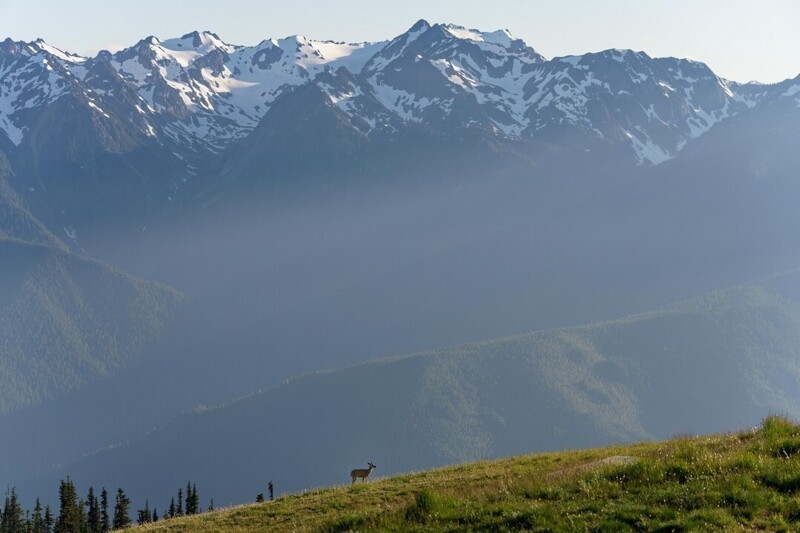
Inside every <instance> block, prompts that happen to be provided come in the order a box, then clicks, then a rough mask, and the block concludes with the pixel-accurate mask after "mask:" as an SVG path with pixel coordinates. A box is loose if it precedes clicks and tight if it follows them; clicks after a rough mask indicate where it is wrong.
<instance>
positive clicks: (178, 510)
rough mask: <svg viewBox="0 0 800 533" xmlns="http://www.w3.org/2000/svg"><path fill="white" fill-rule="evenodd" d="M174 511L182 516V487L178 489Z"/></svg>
mask: <svg viewBox="0 0 800 533" xmlns="http://www.w3.org/2000/svg"><path fill="white" fill-rule="evenodd" d="M175 513H176V514H177V515H178V516H183V489H178V509H177V510H176V511H175Z"/></svg>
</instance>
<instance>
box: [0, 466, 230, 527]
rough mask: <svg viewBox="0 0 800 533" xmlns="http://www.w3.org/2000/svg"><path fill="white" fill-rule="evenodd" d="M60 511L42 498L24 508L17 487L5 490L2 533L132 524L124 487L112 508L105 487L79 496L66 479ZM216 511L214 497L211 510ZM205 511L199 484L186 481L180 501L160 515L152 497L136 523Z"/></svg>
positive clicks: (60, 490) (0, 522)
mask: <svg viewBox="0 0 800 533" xmlns="http://www.w3.org/2000/svg"><path fill="white" fill-rule="evenodd" d="M58 500H59V512H58V515H57V516H56V515H54V514H53V512H52V510H51V509H50V506H49V505H46V506H44V507H42V504H41V502H40V501H39V498H36V504H35V506H34V507H33V509H32V510H25V509H23V507H22V505H21V504H20V501H19V498H18V497H17V492H16V489H14V488H11V489H8V490H7V491H6V496H5V502H4V504H3V509H2V513H0V533H107V532H108V531H113V530H115V529H123V528H126V527H129V526H130V525H131V524H132V521H131V518H130V503H131V501H130V499H129V498H128V496H127V495H126V494H125V491H123V490H122V489H117V492H116V495H115V500H114V507H113V509H111V508H109V505H110V503H111V502H110V501H109V494H108V491H107V490H106V489H105V487H103V489H102V490H101V491H100V497H99V498H98V497H97V495H96V494H95V491H94V488H93V487H89V492H88V494H87V495H86V497H85V498H80V497H79V496H78V492H77V490H76V489H75V484H74V483H73V482H72V481H71V480H70V479H69V478H67V479H66V480H61V482H60V484H59V487H58ZM213 510H214V500H213V499H212V500H211V502H210V503H209V505H208V511H213ZM201 512H203V511H202V509H201V508H200V497H199V496H198V494H197V486H196V485H195V484H194V483H191V482H189V483H187V484H186V490H185V491H184V489H183V488H180V489H178V495H177V502H176V498H175V497H174V496H173V497H172V498H171V499H170V502H169V506H168V507H166V511H165V512H164V513H163V514H162V515H160V516H159V514H158V510H157V509H156V508H155V507H153V508H152V509H150V503H149V500H145V504H144V507H143V508H142V509H139V510H137V512H136V515H135V516H136V523H137V524H139V525H141V524H146V523H150V522H158V521H159V520H169V519H170V518H175V517H178V516H186V515H194V514H199V513H201Z"/></svg>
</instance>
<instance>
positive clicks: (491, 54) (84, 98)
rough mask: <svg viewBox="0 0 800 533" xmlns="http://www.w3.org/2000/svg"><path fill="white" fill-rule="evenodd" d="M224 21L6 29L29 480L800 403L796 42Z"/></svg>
mask: <svg viewBox="0 0 800 533" xmlns="http://www.w3.org/2000/svg"><path fill="white" fill-rule="evenodd" d="M512 22H513V21H509V24H511V23H512ZM224 38H225V36H223V35H217V34H215V33H213V32H210V31H196V32H192V33H188V34H186V35H183V36H179V37H174V38H164V39H162V38H159V37H153V36H143V37H142V39H141V40H140V41H138V42H136V43H133V44H131V45H130V46H127V47H124V48H122V49H120V50H118V51H114V52H113V53H112V52H109V51H101V52H99V53H98V54H97V55H94V56H92V57H83V56H80V55H75V54H72V53H70V52H69V51H66V50H62V49H60V48H58V47H57V43H54V44H50V43H48V42H45V41H44V40H37V41H32V42H24V41H14V40H11V39H6V40H5V41H2V42H0V384H2V386H0V428H2V430H0V456H2V457H6V458H13V460H12V459H9V460H7V461H3V462H0V481H2V482H4V483H6V484H7V485H9V486H12V487H16V491H17V493H18V494H19V495H20V498H21V499H22V501H23V503H24V504H25V505H26V507H32V506H33V501H34V499H35V498H36V497H37V496H38V497H40V498H41V501H42V502H47V503H50V504H51V505H55V502H56V501H57V498H56V497H57V493H56V488H57V486H58V482H59V480H62V479H65V478H66V477H67V476H69V479H71V480H73V481H74V483H75V484H76V486H77V487H78V490H79V492H81V493H83V492H85V490H86V489H87V488H88V486H90V485H94V487H95V488H97V487H100V486H106V487H109V488H111V487H114V488H116V487H117V486H122V487H126V491H127V492H128V494H129V496H130V497H131V499H132V501H133V504H134V505H135V506H136V505H138V506H141V505H143V502H144V500H145V499H146V498H149V501H150V502H151V503H152V502H153V501H154V500H156V499H157V501H158V502H162V501H163V502H166V501H168V500H169V497H170V495H171V494H172V493H173V492H174V490H173V489H174V488H175V487H178V486H181V487H182V486H183V483H185V481H186V480H187V479H192V480H194V481H196V483H197V485H198V486H200V487H202V489H203V491H204V492H203V494H204V495H207V496H209V497H213V498H214V500H215V502H216V503H217V504H218V505H228V504H236V503H244V502H248V501H252V500H253V499H254V498H255V495H256V494H258V493H259V492H264V490H265V486H266V483H267V481H269V480H273V481H274V482H275V484H276V485H277V486H278V489H279V491H300V490H304V489H310V488H313V487H317V486H321V485H329V484H337V483H345V482H347V481H348V478H347V475H346V473H347V472H349V469H350V468H351V467H355V466H363V463H365V462H366V461H368V460H369V461H375V463H376V464H378V465H380V471H379V474H380V475H389V474H394V473H399V472H407V471H411V470H418V469H422V468H430V467H435V466H441V465H446V464H455V463H460V462H464V461H471V460H477V459H487V458H497V457H503V456H507V455H512V454H522V453H529V452H533V451H549V450H561V449H574V448H578V447H585V446H599V445H607V444H616V443H630V442H635V441H640V440H652V439H660V438H665V437H669V436H672V435H675V434H678V433H705V432H711V431H726V430H735V429H740V428H744V427H752V426H754V425H756V424H758V423H759V421H760V420H761V419H762V418H763V417H765V416H767V415H769V414H770V413H782V414H787V415H789V416H796V415H797V413H798V412H799V410H800V387H798V385H800V336H799V334H798V331H800V275H799V274H798V269H800V231H798V228H800V211H798V209H797V199H798V198H800V181H799V180H798V178H799V177H800V174H798V171H799V170H800V151H798V150H797V146H798V143H800V75H799V76H797V77H795V78H793V79H787V80H785V81H782V82H779V83H775V84H761V83H758V82H751V83H738V82H734V81H730V80H726V79H723V78H721V77H720V76H718V75H717V74H715V73H714V72H713V71H712V70H711V69H710V68H709V67H708V66H707V65H705V64H704V63H702V62H699V61H696V60H690V59H683V58H673V57H669V58H660V57H651V56H650V55H648V53H646V52H644V51H634V50H621V49H610V50H605V51H600V52H591V53H586V54H583V55H575V56H566V57H554V58H550V57H544V56H543V55H541V54H540V53H539V52H537V50H536V48H535V45H536V43H526V42H524V41H523V40H521V39H518V38H516V37H514V35H513V34H512V33H511V32H509V31H508V30H497V31H483V30H477V29H468V28H464V27H461V26H458V25H454V24H445V23H436V22H433V21H426V20H420V21H418V22H416V23H414V24H413V25H412V26H411V27H409V28H408V30H407V31H405V32H404V33H402V34H400V35H397V36H393V37H390V38H388V39H386V40H383V41H378V42H368V43H356V44H348V43H341V42H333V41H318V40H313V39H309V38H306V37H303V36H300V35H295V36H290V37H287V38H283V39H271V38H266V39H264V40H263V41H262V42H260V43H258V44H256V45H252V46H241V45H236V44H231V43H228V42H226V41H225V40H224ZM797 71H798V74H800V65H798V68H797ZM350 465H352V466H350ZM159 505H162V504H161V503H159ZM203 505H205V503H204V504H203Z"/></svg>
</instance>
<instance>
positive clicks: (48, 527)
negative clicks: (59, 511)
mask: <svg viewBox="0 0 800 533" xmlns="http://www.w3.org/2000/svg"><path fill="white" fill-rule="evenodd" d="M54 525H55V520H54V519H53V513H52V511H50V506H49V505H46V506H45V508H44V530H45V532H46V533H50V532H51V531H52V530H53V526H54Z"/></svg>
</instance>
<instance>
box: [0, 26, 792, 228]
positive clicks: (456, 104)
mask: <svg viewBox="0 0 800 533" xmlns="http://www.w3.org/2000/svg"><path fill="white" fill-rule="evenodd" d="M775 106H778V107H781V109H783V106H788V107H786V109H789V110H798V109H800V81H799V80H798V79H795V80H787V81H785V82H783V83H780V84H775V85H761V84H758V83H749V84H738V83H734V82H729V81H727V80H724V79H722V78H720V77H719V76H717V75H716V74H714V72H712V71H711V69H709V68H708V67H707V66H706V65H704V64H703V63H699V62H695V61H690V60H686V59H676V58H651V57H650V56H648V55H647V54H646V53H644V52H635V51H631V50H606V51H603V52H597V53H587V54H584V55H581V56H569V57H557V58H554V59H546V58H544V57H543V56H542V55H540V54H539V53H537V52H536V51H535V50H534V49H533V48H532V47H530V46H528V45H527V44H526V43H525V42H523V41H522V40H520V39H517V38H515V37H513V36H512V35H511V34H510V33H509V32H508V31H507V30H499V31H493V32H483V31H479V30H473V29H467V28H464V27H461V26H456V25H452V24H429V23H428V22H426V21H424V20H421V21H419V22H417V23H416V24H414V25H413V26H412V27H411V28H409V30H408V31H406V32H405V33H403V34H402V35H399V36H397V37H395V38H394V39H391V40H389V41H383V42H376V43H356V44H348V43H337V42H331V41H316V40H312V39H307V38H305V37H302V36H299V35H296V36H291V37H287V38H284V39H266V40H264V41H262V42H260V43H258V44H256V45H254V46H241V45H235V44H230V43H227V42H225V41H223V40H222V39H221V38H220V37H219V36H217V35H216V34H214V33H211V32H193V33H189V34H187V35H184V36H182V37H179V38H174V39H166V40H161V39H159V38H156V37H152V36H151V37H147V38H145V39H142V40H141V41H139V42H138V43H136V44H135V45H133V46H131V47H129V48H126V49H124V50H121V51H119V52H116V53H110V52H107V51H102V52H100V53H99V54H97V55H96V56H95V57H91V58H88V57H80V56H77V55H74V54H71V53H69V52H65V51H63V50H60V49H59V48H57V47H55V46H52V45H50V44H48V43H46V42H44V41H42V40H37V41H34V42H30V43H25V42H14V41H12V40H10V39H6V40H5V41H3V42H2V43H0V155H2V153H5V155H6V156H7V159H8V160H9V161H10V165H11V168H12V170H13V176H14V178H13V180H10V181H13V183H12V185H13V186H14V187H15V189H16V191H17V193H18V194H20V195H21V196H23V197H24V200H25V201H26V202H27V203H28V205H29V206H31V209H32V211H34V212H36V213H37V216H39V217H40V218H41V219H42V220H43V221H44V222H45V223H46V224H47V225H48V227H50V228H51V230H53V231H56V232H58V231H60V229H61V228H71V229H70V231H69V232H68V236H69V238H70V239H71V240H73V241H74V240H76V239H80V235H81V232H82V231H85V230H84V229H83V228H94V227H102V226H103V224H105V223H106V222H108V221H109V220H110V219H111V220H113V221H116V220H120V221H125V223H126V224H128V226H130V227H134V228H138V230H140V231H141V230H143V229H144V228H146V227H147V225H148V221H149V220H151V219H152V217H153V216H154V214H157V213H167V212H175V211H176V210H178V209H179V206H182V205H185V204H187V203H188V204H191V203H192V202H196V201H197V199H198V198H209V197H217V195H224V191H222V189H224V188H225V187H227V186H228V184H230V183H234V182H236V181H237V180H239V179H240V178H242V177H244V178H245V179H244V180H242V181H249V182H250V183H251V184H252V183H254V182H257V181H258V180H262V181H263V180H267V181H269V180H272V181H271V182H274V183H276V184H277V183H279V182H280V181H281V180H283V181H292V182H293V186H294V181H297V182H298V183H299V182H302V181H304V180H307V182H308V183H315V184H317V186H319V187H320V188H327V187H329V186H330V185H335V183H333V182H335V181H336V180H339V179H359V178H353V176H360V177H361V178H363V179H371V178H372V177H376V176H387V175H389V174H396V173H398V172H401V171H402V172H405V173H406V174H408V175H413V176H422V175H425V176H429V175H432V174H433V175H441V173H438V174H437V173H436V172H434V171H432V170H431V169H433V168H434V167H436V166H437V165H439V164H440V163H442V162H443V161H444V159H446V160H447V167H446V168H447V169H449V170H448V171H447V172H452V168H455V167H456V166H457V167H458V168H460V169H461V170H460V171H459V172H456V174H458V175H467V174H470V173H472V172H473V171H474V169H475V168H477V167H476V165H478V166H479V165H485V166H484V174H489V175H491V174H494V173H496V172H498V170H497V169H494V168H492V167H491V166H490V165H491V164H493V163H492V162H497V161H499V162H500V163H498V164H501V165H504V164H508V165H510V167H509V168H511V167H513V169H512V170H509V171H508V173H514V172H517V173H518V172H520V169H528V170H525V171H524V172H528V171H529V170H530V169H531V168H533V166H537V165H540V164H541V162H542V160H543V159H547V158H551V159H552V158H556V159H558V158H561V159H560V160H561V161H572V160H577V159H581V160H586V158H598V157H600V158H603V157H605V158H606V160H608V161H612V160H613V164H614V165H622V167H625V168H635V166H636V165H639V166H653V165H658V164H661V163H663V162H665V161H668V160H670V159H673V158H676V157H677V156H679V154H681V152H683V151H685V150H686V149H687V147H689V146H692V145H694V144H696V141H697V140H698V139H699V138H701V137H704V136H706V134H707V132H709V131H710V130H712V129H713V128H714V127H715V126H717V125H720V124H724V123H726V122H728V121H730V120H731V119H733V118H734V117H737V116H742V115H744V114H752V113H759V112H760V110H762V109H767V108H771V107H775ZM792 113H794V111H792V112H791V113H790V114H792ZM554 147H555V148H554ZM444 154H446V155H444ZM503 154H507V155H508V156H507V157H506V155H503ZM409 155H413V157H410V158H409ZM495 156H497V158H498V159H496V160H495V159H492V158H494V157H495ZM548 161H549V160H548ZM547 164H548V165H551V164H553V161H550V162H549V163H547ZM581 164H582V165H583V166H582V167H581V169H582V170H581V172H586V169H587V168H590V167H591V164H596V163H591V164H590V163H586V162H584V163H581ZM414 165H417V166H416V167H415V166H414ZM622 167H621V168H622ZM549 168H554V167H549ZM420 169H422V170H423V171H420ZM447 172H445V173H447ZM500 172H502V171H500ZM278 186H279V187H280V185H278ZM203 205H205V204H203ZM123 214H124V216H123ZM99 221H103V224H98V222H99ZM53 228H55V229H53ZM76 228H77V229H76ZM64 231H67V230H64Z"/></svg>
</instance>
